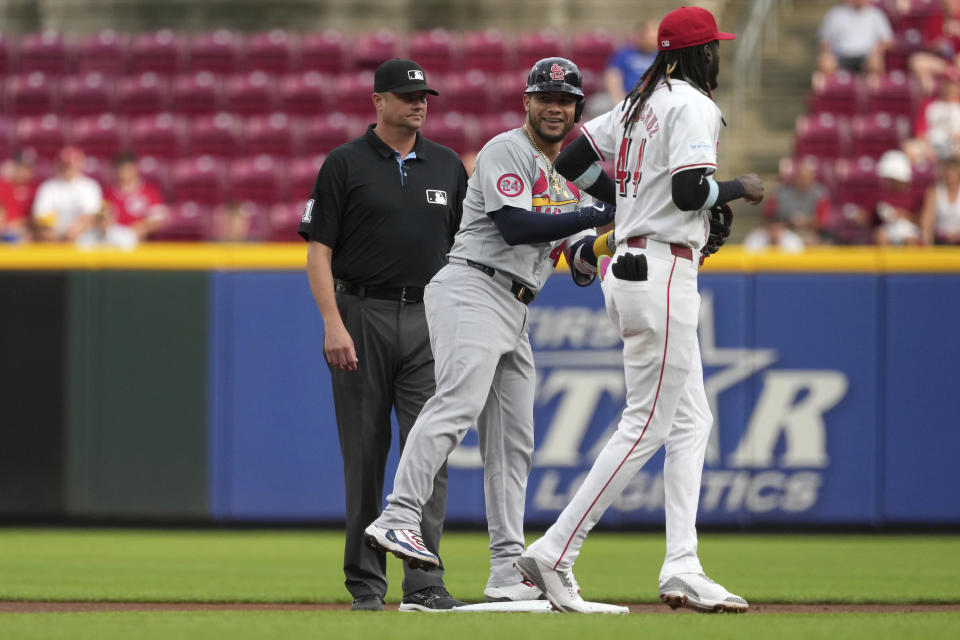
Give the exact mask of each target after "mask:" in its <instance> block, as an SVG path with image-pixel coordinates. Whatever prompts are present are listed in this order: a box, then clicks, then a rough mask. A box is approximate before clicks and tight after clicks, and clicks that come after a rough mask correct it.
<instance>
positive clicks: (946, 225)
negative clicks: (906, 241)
mask: <svg viewBox="0 0 960 640" xmlns="http://www.w3.org/2000/svg"><path fill="white" fill-rule="evenodd" d="M939 168H940V174H939V177H938V179H937V182H936V184H934V185H933V186H931V187H930V188H929V189H927V193H926V195H925V196H924V201H923V212H922V213H921V215H920V220H921V225H920V226H921V229H922V238H923V244H960V156H950V157H949V158H944V159H943V160H942V161H941V162H940V167H939Z"/></svg>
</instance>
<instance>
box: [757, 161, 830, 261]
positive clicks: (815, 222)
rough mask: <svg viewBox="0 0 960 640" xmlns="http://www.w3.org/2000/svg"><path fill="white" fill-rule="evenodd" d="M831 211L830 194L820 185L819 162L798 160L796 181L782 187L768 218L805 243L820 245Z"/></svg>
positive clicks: (770, 206)
mask: <svg viewBox="0 0 960 640" xmlns="http://www.w3.org/2000/svg"><path fill="white" fill-rule="evenodd" d="M829 208H830V194H829V193H827V189H826V187H824V186H823V185H822V184H820V183H819V182H817V160H816V159H815V158H812V157H805V158H802V159H799V160H797V162H796V168H795V170H794V175H793V179H792V180H791V181H789V182H785V183H783V184H781V185H780V187H779V188H778V189H777V191H776V193H774V195H773V197H772V198H770V199H769V200H768V204H767V206H766V214H767V217H768V218H769V219H770V220H772V221H775V222H779V223H783V224H785V225H787V228H788V229H787V230H790V231H793V232H795V234H796V235H799V237H800V238H802V241H801V245H802V244H819V243H820V227H821V225H822V224H823V222H824V220H826V217H827V215H828V214H829Z"/></svg>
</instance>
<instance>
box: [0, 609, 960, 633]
mask: <svg viewBox="0 0 960 640" xmlns="http://www.w3.org/2000/svg"><path fill="white" fill-rule="evenodd" d="M958 625H960V614H955V613H937V614H845V615H839V614H837V615H835V614H830V615H811V616H800V615H790V614H782V615H780V614H778V615H765V616H760V615H755V616H750V614H747V615H741V616H729V615H728V616H706V615H672V616H671V615H645V616H642V615H629V616H576V615H560V614H552V615H551V614H542V615H531V614H480V613H473V614H468V613H451V614H437V615H431V614H415V613H399V612H388V613H377V614H370V613H352V612H349V611H345V612H318V613H312V612H311V613H289V612H266V613H219V612H217V613H211V612H199V613H139V614H137V613H112V614H87V613H82V614H67V613H61V614H2V615H0V634H3V637H4V638H17V639H21V638H29V639H30V640H46V639H48V638H49V639H58V640H59V639H61V638H70V639H71V640H114V639H116V640H121V639H123V640H127V639H129V638H137V639H138V640H153V639H157V640H170V639H171V638H176V639H178V640H179V639H186V640H190V639H197V640H200V639H202V640H207V639H209V638H230V639H231V640H246V639H248V638H250V639H252V638H282V639H284V640H297V639H300V638H303V639H305V640H306V639H309V640H324V639H327V638H329V639H336V640H340V639H343V640H353V639H355V638H379V639H381V640H404V639H406V638H411V639H416V640H425V639H427V638H447V639H449V638H456V639H457V640H486V639H493V640H501V639H504V638H517V637H527V636H530V635H533V634H536V635H537V636H540V637H542V638H548V639H550V640H583V638H584V637H592V638H597V639H600V638H635V637H642V638H656V639H657V640H670V639H673V638H677V639H678V640H690V639H691V638H703V639H704V640H726V639H729V640H745V639H749V638H776V639H777V640H794V639H797V640H800V639H807V638H830V640H847V639H857V640H859V639H868V638H869V639H876V638H924V640H930V639H934V638H955V637H956V629H957V628H958Z"/></svg>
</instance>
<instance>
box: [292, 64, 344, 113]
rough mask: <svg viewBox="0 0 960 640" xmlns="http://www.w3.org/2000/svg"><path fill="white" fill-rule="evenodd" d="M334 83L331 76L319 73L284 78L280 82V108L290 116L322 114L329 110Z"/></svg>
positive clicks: (309, 72) (312, 72) (306, 73)
mask: <svg viewBox="0 0 960 640" xmlns="http://www.w3.org/2000/svg"><path fill="white" fill-rule="evenodd" d="M334 82H335V81H334V78H333V77H332V76H329V75H326V74H323V73H320V72H319V71H307V72H305V73H303V74H295V75H289V76H286V77H285V78H283V80H281V82H280V90H279V93H280V108H281V109H282V110H283V111H285V112H286V113H289V114H290V115H302V116H312V115H316V114H318V113H323V112H325V111H327V110H328V109H329V108H330V105H331V102H332V96H331V93H332V92H331V90H330V88H331V87H332V86H333V85H334Z"/></svg>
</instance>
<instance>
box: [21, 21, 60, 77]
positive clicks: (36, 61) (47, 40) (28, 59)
mask: <svg viewBox="0 0 960 640" xmlns="http://www.w3.org/2000/svg"><path fill="white" fill-rule="evenodd" d="M19 54H20V55H19V63H20V73H30V72H31V71H42V72H43V73H45V74H47V75H51V76H62V75H66V74H67V73H69V72H70V56H69V50H68V49H67V41H66V39H65V38H64V37H63V35H61V34H59V33H57V32H56V31H44V32H42V33H31V34H28V35H25V36H23V37H22V38H21V39H20V51H19Z"/></svg>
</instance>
